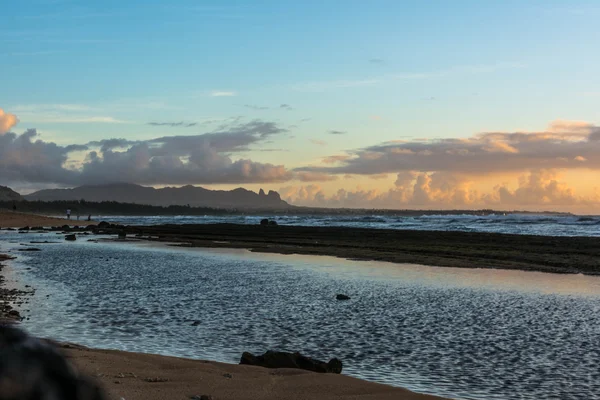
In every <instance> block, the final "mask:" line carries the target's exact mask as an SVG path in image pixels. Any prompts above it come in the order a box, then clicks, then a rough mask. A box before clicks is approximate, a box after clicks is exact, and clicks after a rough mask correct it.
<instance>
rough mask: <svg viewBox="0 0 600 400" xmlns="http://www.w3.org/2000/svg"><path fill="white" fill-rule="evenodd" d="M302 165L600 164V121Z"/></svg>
mask: <svg viewBox="0 0 600 400" xmlns="http://www.w3.org/2000/svg"><path fill="white" fill-rule="evenodd" d="M323 162H324V164H325V165H318V166H309V167H301V168H298V169H297V170H298V171H308V172H321V173H330V174H358V175H374V174H382V173H396V172H399V171H423V172H432V171H445V172H457V173H468V174H483V173H493V172H509V171H515V172H516V171H525V170H531V169H567V168H590V169H599V168H600V127H598V126H596V125H593V124H589V123H585V122H578V121H555V122H553V123H552V124H550V126H549V127H548V129H547V130H545V131H540V132H512V133H507V132H488V133H481V134H478V135H475V136H473V137H470V138H450V139H437V140H428V141H394V142H386V143H382V144H378V145H374V146H369V147H366V148H362V149H358V150H353V151H349V152H347V153H346V154H342V155H334V156H330V157H327V158H325V159H324V160H323Z"/></svg>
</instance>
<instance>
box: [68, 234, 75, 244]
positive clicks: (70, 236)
mask: <svg viewBox="0 0 600 400" xmlns="http://www.w3.org/2000/svg"><path fill="white" fill-rule="evenodd" d="M65 240H68V241H71V242H74V241H75V240H77V236H75V234H71V235H67V236H65Z"/></svg>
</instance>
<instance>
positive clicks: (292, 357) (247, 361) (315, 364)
mask: <svg viewBox="0 0 600 400" xmlns="http://www.w3.org/2000/svg"><path fill="white" fill-rule="evenodd" d="M240 364H242V365H255V366H258V367H265V368H296V369H304V370H307V371H313V372H321V373H334V374H339V373H341V372H342V362H341V361H340V360H338V359H337V358H332V359H331V360H330V361H329V362H328V363H325V362H323V361H319V360H313V359H312V358H309V357H306V356H303V355H302V354H300V353H286V352H282V351H271V350H269V351H267V352H266V353H265V354H263V355H262V356H255V355H253V354H251V353H248V352H244V354H242V358H241V360H240Z"/></svg>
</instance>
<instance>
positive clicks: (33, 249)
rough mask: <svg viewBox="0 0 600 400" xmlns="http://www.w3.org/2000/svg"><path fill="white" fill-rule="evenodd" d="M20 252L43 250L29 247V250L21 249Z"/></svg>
mask: <svg viewBox="0 0 600 400" xmlns="http://www.w3.org/2000/svg"><path fill="white" fill-rule="evenodd" d="M19 251H42V249H38V248H35V247H29V248H26V249H19Z"/></svg>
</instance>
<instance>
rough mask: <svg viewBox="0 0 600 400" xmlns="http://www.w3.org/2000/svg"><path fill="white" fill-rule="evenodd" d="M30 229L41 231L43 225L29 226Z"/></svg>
mask: <svg viewBox="0 0 600 400" xmlns="http://www.w3.org/2000/svg"><path fill="white" fill-rule="evenodd" d="M31 230H32V231H43V230H44V227H43V226H34V227H33V228H31Z"/></svg>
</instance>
